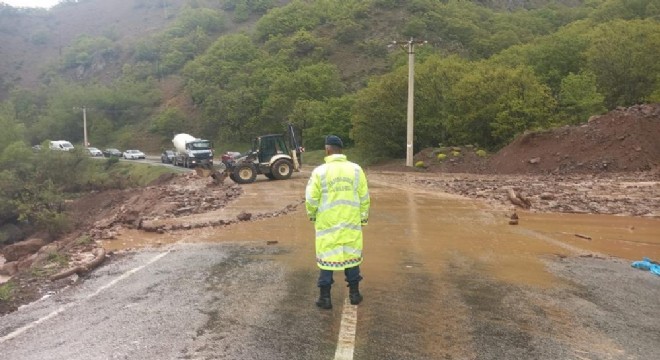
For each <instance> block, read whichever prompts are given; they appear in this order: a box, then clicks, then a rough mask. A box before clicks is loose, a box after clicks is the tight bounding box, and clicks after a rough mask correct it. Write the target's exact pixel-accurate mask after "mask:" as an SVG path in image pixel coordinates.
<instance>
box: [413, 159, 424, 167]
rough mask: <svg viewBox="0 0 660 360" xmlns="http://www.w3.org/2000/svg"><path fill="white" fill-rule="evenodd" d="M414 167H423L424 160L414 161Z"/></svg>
mask: <svg viewBox="0 0 660 360" xmlns="http://www.w3.org/2000/svg"><path fill="white" fill-rule="evenodd" d="M415 167H417V168H423V167H425V165H424V162H423V161H421V160H420V161H418V162H416V163H415Z"/></svg>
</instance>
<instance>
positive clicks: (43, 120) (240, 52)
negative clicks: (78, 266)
mask: <svg viewBox="0 0 660 360" xmlns="http://www.w3.org/2000/svg"><path fill="white" fill-rule="evenodd" d="M81 2H82V1H81ZM72 3H75V2H65V4H62V5H60V6H65V5H66V6H77V5H76V4H72ZM167 3H168V1H161V0H157V1H156V0H136V1H135V6H136V8H137V7H149V6H151V7H157V6H161V5H163V4H167ZM182 4H183V5H182V6H181V7H180V8H178V11H176V12H172V13H170V14H169V15H168V17H169V18H171V20H172V21H170V22H168V25H167V26H166V28H163V29H161V30H160V31H158V32H157V33H155V34H150V35H148V36H145V37H140V38H138V39H137V40H135V41H132V42H130V43H122V42H119V41H118V37H117V36H116V34H115V35H113V32H112V31H107V32H106V33H105V35H102V36H90V35H80V36H78V37H77V38H76V40H75V41H74V42H73V43H72V44H70V46H67V47H65V48H64V50H63V51H62V54H61V56H60V57H59V58H58V60H57V61H54V62H53V63H52V64H51V65H50V66H49V67H48V68H47V69H44V70H43V72H42V73H41V74H40V77H39V79H40V85H39V86H38V87H32V88H23V87H19V86H14V85H8V84H9V83H8V82H7V81H0V85H2V86H4V87H5V90H6V91H5V92H6V93H7V94H8V95H7V96H6V98H5V99H3V101H2V103H1V104H0V127H1V128H2V129H3V131H2V132H1V133H0V169H2V171H1V172H0V182H2V186H1V189H2V190H1V191H0V204H9V200H11V201H12V202H13V203H16V202H17V201H18V202H19V203H21V201H22V200H21V199H19V198H18V197H17V194H18V193H19V192H20V189H22V187H21V186H23V183H28V182H30V181H29V179H30V177H31V176H32V175H31V174H33V173H34V171H33V170H34V167H35V166H43V164H41V165H38V164H37V163H36V162H31V160H29V159H31V158H34V157H37V155H35V154H34V153H33V152H32V151H30V146H31V145H35V144H39V143H41V142H43V141H44V140H46V139H66V140H70V141H72V142H74V143H82V136H83V131H82V123H81V113H80V109H79V107H80V106H81V104H84V106H86V107H87V108H89V109H90V110H89V116H90V125H89V134H90V141H91V143H92V144H93V145H95V146H97V147H104V146H115V147H120V148H124V147H128V146H132V147H142V148H143V149H145V150H156V151H157V150H159V149H146V148H144V146H141V145H143V142H144V141H146V140H145V139H151V140H153V139H156V141H155V142H153V141H152V142H151V143H156V144H160V145H163V146H166V144H168V142H169V140H170V139H171V137H172V134H174V133H177V132H188V133H192V134H195V135H197V136H201V137H205V138H209V139H213V140H215V141H216V146H217V147H218V150H231V149H228V148H227V146H228V145H227V144H231V145H232V146H233V145H235V144H238V143H241V142H246V141H249V139H250V138H251V137H253V136H255V135H259V134H264V133H269V132H283V130H284V124H285V123H287V122H291V123H294V124H295V125H296V126H297V127H299V128H300V129H301V130H302V133H303V141H304V145H305V146H306V147H307V148H308V149H316V148H320V147H321V145H322V141H323V136H324V135H326V134H329V133H333V134H336V135H339V136H341V137H342V138H344V139H345V141H346V142H347V143H348V144H349V145H350V146H354V147H355V148H356V149H357V150H358V151H360V152H361V153H362V154H363V158H364V159H367V160H370V161H376V160H379V159H387V158H402V157H404V154H405V136H406V126H405V123H406V104H407V86H408V54H407V52H406V51H405V45H406V44H407V41H410V40H411V39H414V40H420V41H424V44H423V45H422V44H419V45H416V46H415V47H414V49H415V108H414V109H415V112H414V117H415V139H414V146H415V149H421V148H424V147H428V146H438V144H448V145H464V144H472V145H476V146H477V147H479V148H483V149H486V150H488V151H494V150H497V149H498V148H500V147H502V146H504V145H505V144H507V143H508V142H509V141H511V140H512V139H513V137H515V136H516V135H517V134H520V133H522V132H524V131H526V130H535V129H544V128H551V127H557V126H563V125H566V124H580V123H583V122H586V121H587V120H588V118H589V117H590V116H592V115H596V114H601V113H603V112H605V111H607V110H611V109H613V108H616V107H618V106H629V105H632V104H636V103H645V102H657V101H660V62H659V61H658V60H657V52H658V50H657V49H659V48H660V3H659V2H658V0H583V1H578V0H576V1H565V2H559V1H543V0H537V1H497V0H490V1H486V0H483V1H461V0H443V1H437V0H412V1H403V0H316V1H304V0H294V1H275V0H228V1H207V0H187V1H183V2H182ZM7 16H30V13H29V11H27V12H26V11H25V10H22V12H21V11H19V10H17V9H13V8H10V7H7V6H2V5H0V20H1V19H2V18H3V17H7ZM35 16H36V15H35ZM5 30H6V29H5ZM0 31H3V28H2V27H1V26H0ZM30 41H32V42H35V43H39V42H48V41H52V39H50V38H49V37H48V34H47V33H35V35H34V36H33V37H32V38H31V40H30ZM394 41H396V43H394ZM401 45H404V46H401ZM103 64H116V65H119V66H116V68H118V69H119V71H118V72H117V73H116V74H114V76H111V77H108V76H102V75H103V74H102V72H101V71H100V70H98V69H103V68H105V67H104V66H102V65H103ZM106 75H107V74H106ZM77 107H78V109H76V108H77ZM160 145H157V146H160ZM39 156H40V157H41V155H39ZM35 161H36V160H35ZM76 164H77V163H76ZM76 166H77V165H76ZM28 167H32V168H30V169H28ZM44 171H45V170H44ZM79 173H80V174H85V173H86V172H85V171H80V172H79ZM67 183H69V182H67ZM73 183H75V184H79V186H77V187H76V189H78V188H84V187H85V186H86V185H85V186H83V184H89V183H90V182H83V183H80V182H76V181H73ZM18 184H20V186H18ZM49 184H51V185H52V186H55V185H56V184H60V187H62V186H63V185H62V184H61V183H58V182H56V181H55V182H51V183H49ZM51 185H48V186H51ZM44 186H46V185H44ZM55 187H57V186H55ZM46 190H48V189H45V190H44V191H46ZM35 191H36V190H35ZM48 191H50V190H48ZM35 193H38V192H35ZM44 194H49V193H48V192H47V191H46V192H44ZM17 199H18V200H17ZM44 201H46V202H47V200H44ZM17 215H18V214H17V212H16V207H14V206H4V205H3V206H2V207H1V208H0V219H2V218H5V219H6V218H11V217H15V216H17Z"/></svg>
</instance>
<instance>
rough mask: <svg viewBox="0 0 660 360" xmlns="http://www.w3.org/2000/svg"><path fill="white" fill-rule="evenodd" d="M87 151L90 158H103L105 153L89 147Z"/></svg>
mask: <svg viewBox="0 0 660 360" xmlns="http://www.w3.org/2000/svg"><path fill="white" fill-rule="evenodd" d="M86 149H87V152H88V153H89V156H94V157H97V156H103V152H101V150H99V149H97V148H95V147H88V148H86Z"/></svg>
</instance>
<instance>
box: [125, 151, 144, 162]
mask: <svg viewBox="0 0 660 360" xmlns="http://www.w3.org/2000/svg"><path fill="white" fill-rule="evenodd" d="M122 156H124V159H129V160H135V159H144V158H146V156H145V155H144V153H143V152H142V151H140V150H126V151H124V153H123V154H122Z"/></svg>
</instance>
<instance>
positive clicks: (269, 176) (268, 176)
mask: <svg viewBox="0 0 660 360" xmlns="http://www.w3.org/2000/svg"><path fill="white" fill-rule="evenodd" d="M264 175H265V176H266V177H267V178H269V179H270V180H275V175H273V174H272V173H267V174H264Z"/></svg>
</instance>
